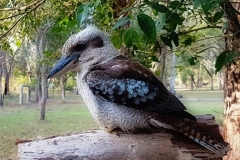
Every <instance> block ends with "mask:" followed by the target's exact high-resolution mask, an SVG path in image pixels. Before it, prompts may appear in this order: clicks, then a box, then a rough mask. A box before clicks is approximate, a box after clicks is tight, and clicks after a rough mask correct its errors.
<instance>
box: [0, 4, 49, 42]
mask: <svg viewBox="0 0 240 160" xmlns="http://www.w3.org/2000/svg"><path fill="white" fill-rule="evenodd" d="M43 2H45V0H43V1H42V2H41V3H38V4H37V5H36V6H35V7H34V8H32V9H31V10H30V11H27V12H25V13H24V14H23V15H22V16H21V17H20V18H18V20H17V21H16V22H15V23H14V24H13V25H12V27H11V28H10V29H8V30H7V31H6V32H5V33H3V34H1V35H0V39H2V38H3V37H5V36H6V35H7V34H8V33H9V32H10V31H11V30H12V29H13V28H14V27H16V25H17V24H18V23H19V22H20V21H21V20H22V19H23V18H24V17H25V16H27V15H28V14H29V13H31V12H32V11H34V10H36V9H37V8H38V7H39V6H40V5H42V4H43Z"/></svg>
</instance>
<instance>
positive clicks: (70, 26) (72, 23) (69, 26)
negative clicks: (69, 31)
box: [67, 20, 77, 28]
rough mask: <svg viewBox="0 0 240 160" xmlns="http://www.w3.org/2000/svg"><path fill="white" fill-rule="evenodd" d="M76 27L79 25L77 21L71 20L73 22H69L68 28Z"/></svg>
mask: <svg viewBox="0 0 240 160" xmlns="http://www.w3.org/2000/svg"><path fill="white" fill-rule="evenodd" d="M75 25H77V21H76V20H71V21H69V22H68V24H67V28H72V27H74V26H75Z"/></svg>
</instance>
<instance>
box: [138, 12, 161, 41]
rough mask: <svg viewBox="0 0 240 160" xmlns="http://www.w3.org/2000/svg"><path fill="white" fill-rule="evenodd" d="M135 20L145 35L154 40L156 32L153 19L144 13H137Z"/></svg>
mask: <svg viewBox="0 0 240 160" xmlns="http://www.w3.org/2000/svg"><path fill="white" fill-rule="evenodd" d="M137 20H138V25H139V27H140V28H141V30H142V31H143V32H144V34H145V35H146V37H147V38H148V39H149V40H150V41H151V42H154V41H155V40H156V38H157V33H156V26H155V23H154V21H153V19H152V18H151V17H149V16H148V15H146V14H139V15H138V16H137Z"/></svg>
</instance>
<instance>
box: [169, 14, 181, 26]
mask: <svg viewBox="0 0 240 160" xmlns="http://www.w3.org/2000/svg"><path fill="white" fill-rule="evenodd" d="M169 20H170V21H171V22H172V23H175V24H178V25H182V23H183V20H182V18H181V17H180V15H179V14H177V13H172V14H171V15H169Z"/></svg>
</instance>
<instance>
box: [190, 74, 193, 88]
mask: <svg viewBox="0 0 240 160" xmlns="http://www.w3.org/2000/svg"><path fill="white" fill-rule="evenodd" d="M193 80H194V79H193V75H190V90H191V91H193V90H194V87H193Z"/></svg>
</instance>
